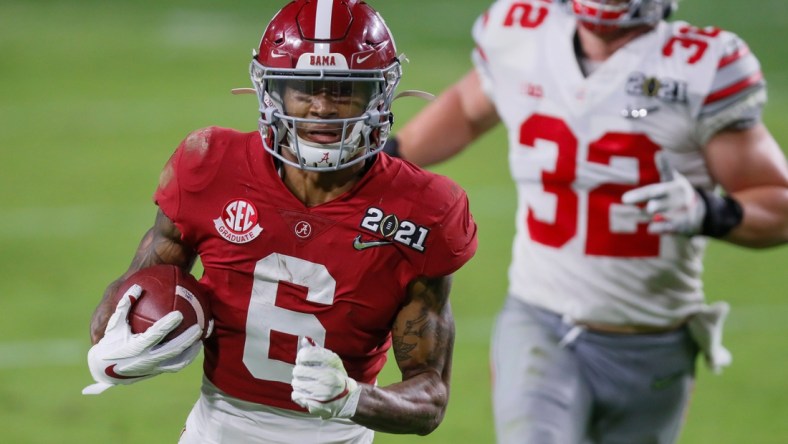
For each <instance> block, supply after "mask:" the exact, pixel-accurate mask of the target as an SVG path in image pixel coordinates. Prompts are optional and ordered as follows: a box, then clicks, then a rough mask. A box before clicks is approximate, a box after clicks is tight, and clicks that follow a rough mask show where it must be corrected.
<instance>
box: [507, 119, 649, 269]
mask: <svg viewBox="0 0 788 444" xmlns="http://www.w3.org/2000/svg"><path fill="white" fill-rule="evenodd" d="M540 140H541V141H548V142H552V143H553V144H555V146H556V147H557V153H558V154H557V158H556V161H555V167H554V168H552V169H550V168H545V169H544V170H542V171H541V173H540V174H541V178H540V179H541V183H542V191H543V193H545V194H547V195H551V196H553V199H554V201H555V214H554V215H553V216H554V217H552V218H549V217H548V218H545V217H541V218H540V217H539V216H537V213H536V212H535V211H534V208H533V207H531V206H530V205H529V211H528V212H527V216H526V220H525V223H526V224H527V226H528V231H529V233H530V237H531V239H533V240H534V241H535V242H538V243H540V244H543V245H547V246H550V247H555V248H561V247H563V246H564V245H566V244H567V243H568V242H569V241H571V240H572V239H574V238H575V237H576V236H577V235H578V232H579V227H580V224H584V225H585V229H586V230H585V231H586V241H585V245H584V251H585V254H587V255H591V256H608V257H656V256H658V255H659V236H657V235H652V234H649V233H648V232H647V231H646V224H642V223H641V224H638V225H637V228H636V230H635V231H633V232H631V233H630V232H625V233H622V232H613V230H612V229H611V227H612V226H613V222H614V221H613V220H612V218H613V217H614V216H613V215H611V213H612V212H611V206H612V205H614V204H620V203H621V196H622V195H623V194H624V193H625V192H627V191H629V190H631V189H634V188H637V187H640V186H643V185H646V184H649V183H653V182H657V181H659V171H658V170H657V166H656V162H655V155H656V153H657V152H659V151H660V147H659V146H658V145H657V144H656V143H654V142H653V141H651V140H650V139H649V138H648V137H647V136H646V135H645V134H629V133H617V132H609V133H606V134H604V135H603V136H602V137H600V138H599V139H597V140H595V141H593V142H591V143H590V144H589V146H588V154H587V156H586V158H585V159H578V152H579V150H578V140H577V138H576V136H575V135H574V133H573V132H572V130H571V129H570V128H569V126H568V125H567V124H566V123H565V122H564V121H562V120H560V119H558V118H555V117H550V116H545V115H541V114H534V115H532V116H531V117H529V118H528V119H527V120H526V121H525V122H524V123H523V124H522V125H521V126H520V141H519V142H520V145H521V148H522V149H526V150H528V149H537V142H538V141H540ZM614 158H633V159H635V160H636V161H637V162H636V163H637V165H638V166H637V171H636V175H637V180H636V183H634V184H632V183H626V184H624V183H615V182H612V181H611V182H610V183H602V184H599V185H597V186H596V187H594V188H592V189H590V190H589V191H588V211H586V212H585V213H583V214H580V198H579V195H578V191H577V190H576V188H575V187H574V184H575V182H576V179H577V171H578V165H579V164H580V162H583V163H586V164H588V165H590V166H593V165H598V166H602V167H610V166H611V162H612V160H613V159H614ZM548 219H551V220H548Z"/></svg>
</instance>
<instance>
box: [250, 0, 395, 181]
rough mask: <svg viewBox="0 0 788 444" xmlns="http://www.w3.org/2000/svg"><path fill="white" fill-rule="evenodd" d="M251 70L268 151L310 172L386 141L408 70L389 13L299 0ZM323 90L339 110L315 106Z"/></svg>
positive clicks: (271, 32) (341, 1)
mask: <svg viewBox="0 0 788 444" xmlns="http://www.w3.org/2000/svg"><path fill="white" fill-rule="evenodd" d="M250 74H251V78H252V84H253V85H254V88H255V91H256V92H257V99H258V102H259V104H260V119H259V130H260V135H261V136H262V138H263V146H264V147H265V149H266V150H267V151H269V152H270V153H271V154H272V155H273V156H275V157H276V158H278V159H280V160H281V161H282V162H285V163H287V164H289V165H292V166H295V167H298V168H301V169H304V170H311V171H332V170H337V169H340V168H344V167H347V166H350V165H353V164H356V163H358V162H361V161H363V160H364V159H366V158H368V157H370V156H372V155H374V154H375V153H377V152H378V151H379V150H380V149H381V148H382V147H383V144H384V143H385V142H386V138H387V137H388V135H389V131H390V129H391V123H392V115H391V102H392V101H393V98H394V90H395V89H396V87H397V84H398V83H399V80H400V77H401V75H402V68H401V65H400V61H399V59H398V57H397V53H396V47H395V45H394V39H393V37H392V36H391V32H390V31H389V29H388V27H387V26H386V24H385V23H384V21H383V18H382V17H381V16H380V15H379V14H378V13H377V12H376V11H375V10H374V9H372V8H371V7H370V6H369V5H367V4H366V3H364V2H363V1H359V0H295V1H292V2H290V3H289V4H287V5H286V6H284V7H283V8H282V9H281V10H280V11H279V12H278V13H277V14H276V15H275V16H274V18H273V19H272V20H271V22H270V23H269V24H268V26H267V27H266V29H265V31H264V32H263V36H262V38H261V39H260V45H259V47H258V49H257V50H256V51H255V52H254V56H253V58H252V63H251V66H250ZM318 96H320V97H328V99H325V100H329V101H330V106H329V107H330V108H331V109H324V110H315V108H320V107H322V105H314V103H316V102H314V101H315V100H318V99H317V98H316V97H318ZM293 97H294V99H293ZM320 100H323V99H320ZM310 101H313V102H310ZM304 103H307V105H306V106H302V105H303V104H304ZM310 107H311V108H312V110H311V111H309V112H305V111H304V108H310ZM282 149H287V150H289V151H290V152H291V153H292V154H293V155H294V156H295V158H296V159H297V161H295V162H294V161H292V160H290V159H288V158H286V157H284V156H283V155H282Z"/></svg>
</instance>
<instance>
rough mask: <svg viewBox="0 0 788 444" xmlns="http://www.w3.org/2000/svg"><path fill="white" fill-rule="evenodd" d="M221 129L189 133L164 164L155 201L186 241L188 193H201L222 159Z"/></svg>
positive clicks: (205, 129)
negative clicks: (184, 208)
mask: <svg viewBox="0 0 788 444" xmlns="http://www.w3.org/2000/svg"><path fill="white" fill-rule="evenodd" d="M219 132H221V130H220V129H219V128H214V127H210V128H203V129H200V130H197V131H194V132H192V133H191V134H189V135H188V136H187V137H186V138H185V139H183V141H181V143H180V144H179V145H178V148H176V149H175V152H174V153H173V154H172V156H171V157H170V159H169V160H168V161H167V163H166V164H165V166H164V168H163V170H162V173H161V176H160V177H159V186H158V187H157V188H156V191H155V192H154V194H153V201H154V203H155V204H156V205H158V206H159V208H160V209H161V211H162V212H163V213H164V214H165V215H166V216H167V217H168V218H170V220H171V221H173V223H175V226H176V227H178V230H180V232H181V234H182V236H183V238H184V240H188V239H189V234H190V230H189V227H188V226H185V224H184V223H183V217H182V214H181V211H182V202H183V198H184V194H185V193H198V192H199V191H200V190H201V189H204V188H205V187H207V186H208V185H209V184H210V183H211V181H212V180H213V178H214V176H215V174H216V172H217V171H218V169H219V165H220V163H221V161H222V151H223V150H222V147H223V146H224V145H225V143H224V142H223V140H224V138H222V137H220V134H217V133H219Z"/></svg>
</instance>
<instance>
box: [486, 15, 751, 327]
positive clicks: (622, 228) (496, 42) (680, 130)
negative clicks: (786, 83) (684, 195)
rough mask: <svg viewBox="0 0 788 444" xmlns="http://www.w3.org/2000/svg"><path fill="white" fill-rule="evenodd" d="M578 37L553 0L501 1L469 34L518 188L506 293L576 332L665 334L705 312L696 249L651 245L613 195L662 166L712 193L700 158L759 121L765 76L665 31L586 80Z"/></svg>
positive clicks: (725, 38) (724, 35)
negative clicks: (712, 141)
mask: <svg viewBox="0 0 788 444" xmlns="http://www.w3.org/2000/svg"><path fill="white" fill-rule="evenodd" d="M575 30H576V21H575V19H574V17H573V16H572V15H570V14H568V13H567V12H565V10H564V9H563V8H562V7H561V6H560V5H558V4H556V3H555V2H551V1H549V0H530V1H522V0H519V1H516V0H500V1H498V2H496V3H494V4H493V5H492V7H491V8H490V9H489V10H488V11H487V12H486V13H485V14H484V15H483V16H481V17H480V18H479V19H478V20H477V23H476V25H475V26H474V38H475V40H476V44H477V48H476V50H475V51H474V62H475V64H476V68H477V71H478V72H479V74H480V76H481V78H482V83H483V85H484V88H485V91H486V93H487V94H488V95H489V97H490V98H491V99H492V100H493V101H494V103H495V104H496V107H497V111H498V114H499V115H500V116H501V118H502V120H503V122H504V123H505V125H506V127H507V129H508V139H509V146H510V152H509V160H510V165H511V173H512V177H513V178H514V180H515V182H516V184H517V190H518V209H517V217H516V224H517V235H516V238H515V243H514V248H513V262H512V264H511V267H510V270H509V277H510V282H511V284H510V292H511V293H512V294H513V295H514V296H516V297H519V298H521V299H522V300H524V301H526V302H529V303H532V304H535V305H538V306H541V307H544V308H547V309H549V310H553V311H555V312H558V313H561V314H564V315H567V316H569V317H571V318H573V319H577V320H583V321H595V322H606V323H611V324H643V325H656V326H660V325H668V324H671V323H672V322H675V321H676V320H678V319H682V318H684V317H686V316H687V315H689V314H691V313H693V312H695V311H697V310H698V308H699V307H700V305H701V304H702V303H703V292H702V282H701V271H702V263H701V260H702V255H703V251H704V248H705V239H703V238H701V237H694V238H689V237H685V236H672V235H665V236H657V235H652V234H649V233H648V232H647V231H646V227H647V224H646V223H644V222H643V221H642V220H640V219H639V218H638V214H639V213H638V211H637V209H635V208H634V207H629V206H625V205H623V204H622V203H621V195H622V194H624V193H625V192H626V191H629V190H631V189H634V188H637V187H640V186H643V185H646V184H649V183H654V182H658V181H660V172H659V171H658V169H657V166H656V165H657V163H656V158H657V156H665V157H666V159H667V160H668V161H669V163H670V164H671V165H672V167H673V168H675V169H676V170H678V171H679V172H681V173H682V174H683V175H685V176H686V177H687V178H688V179H689V180H690V181H691V182H692V183H693V184H694V185H696V186H701V187H704V188H707V189H711V188H712V187H714V185H715V184H714V183H713V181H712V179H711V178H710V177H709V174H708V171H707V169H706V166H705V164H704V158H703V154H702V151H701V147H702V146H703V145H704V144H705V143H706V142H707V141H708V140H709V138H711V137H712V136H713V135H714V134H715V133H716V132H717V131H719V130H720V129H722V128H725V127H729V126H730V125H736V124H740V123H747V122H750V123H751V122H752V121H755V120H757V119H759V118H760V110H761V108H762V106H763V104H764V103H765V100H766V98H765V97H766V96H765V85H764V82H763V78H762V75H761V70H760V65H759V63H758V61H757V59H756V58H755V57H754V56H753V55H752V54H751V53H750V52H749V50H748V48H747V46H746V45H745V44H744V43H743V42H742V41H741V40H740V39H739V38H738V37H737V36H735V35H734V34H731V33H729V32H726V31H722V30H720V29H717V28H711V27H707V28H697V27H693V26H691V25H689V24H687V23H683V22H672V23H665V22H663V23H660V24H659V25H658V26H657V27H656V28H655V29H654V31H653V32H649V33H647V34H644V35H642V36H640V37H639V38H637V39H635V40H633V41H631V42H629V43H628V44H627V45H626V46H624V47H623V48H621V49H620V50H618V51H617V52H616V53H615V54H613V56H612V57H610V58H609V59H608V60H607V61H605V62H604V63H602V64H601V65H599V66H598V67H597V68H596V69H595V70H594V71H593V72H592V73H591V74H590V75H588V76H584V75H583V72H582V70H581V68H580V64H579V62H578V59H577V56H576V53H575V49H574V48H575V45H574V43H573V42H574V35H575Z"/></svg>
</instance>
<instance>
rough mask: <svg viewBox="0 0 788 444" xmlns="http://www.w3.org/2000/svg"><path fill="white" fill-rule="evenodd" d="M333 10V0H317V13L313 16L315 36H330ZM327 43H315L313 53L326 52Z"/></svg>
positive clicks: (321, 37) (324, 37) (327, 48)
mask: <svg viewBox="0 0 788 444" xmlns="http://www.w3.org/2000/svg"><path fill="white" fill-rule="evenodd" d="M333 10H334V0H317V14H316V16H315V38H317V39H328V38H330V37H331V19H332V17H331V13H332V12H333ZM329 46H330V45H329V44H328V43H318V44H316V45H315V53H317V54H328V53H329V52H331V51H330V50H329Z"/></svg>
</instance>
